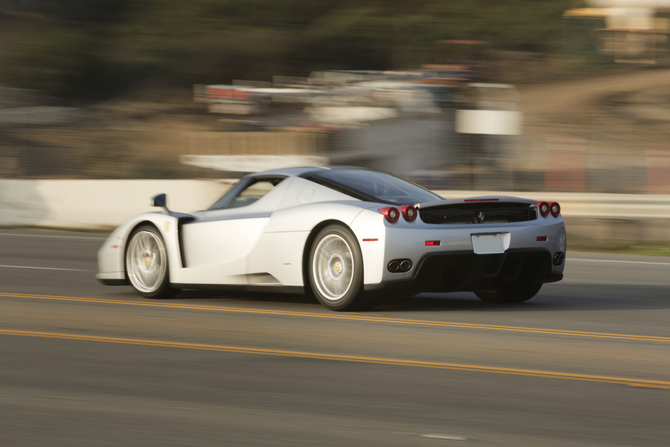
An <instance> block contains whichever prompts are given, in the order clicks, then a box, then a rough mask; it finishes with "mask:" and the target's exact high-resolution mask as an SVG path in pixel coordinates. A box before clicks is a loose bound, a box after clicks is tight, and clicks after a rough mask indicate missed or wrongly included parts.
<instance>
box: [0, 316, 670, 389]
mask: <svg viewBox="0 0 670 447" xmlns="http://www.w3.org/2000/svg"><path fill="white" fill-rule="evenodd" d="M0 334H1V335H15V336H21V337H39V338H55V339H62V340H78V341H92V342H100V343H116V344H126V345H141V346H155V347H162V348H182V349H196V350H202V351H219V352H233V353H238V354H259V355H273V356H280V357H294V358H307V359H316V360H334V361H340V362H355V363H373V364H378V365H395V366H413V367H418V368H433V369H448V370H454V371H470V372H487V373H493V374H507V375H514V376H531V377H543V378H548V379H566V380H579V381H583V382H600V383H613V384H619V385H627V386H639V387H646V388H659V389H670V382H666V381H662V380H648V379H634V378H630V377H613V376H598V375H591V374H575V373H564V372H556V371H542V370H532V369H519V368H502V367H495V366H480V365H467V364H459V363H443V362H427V361H422V360H403V359H390V358H382V357H366V356H357V355H342V354H325V353H319V352H302V351H287V350H280V349H262V348H244V347H240V346H225V345H209V344H201V343H184V342H171V341H160V340H145V339H136V338H120V337H102V336H96V335H78V334H60V333H55V332H36V331H16V330H11V329H0Z"/></svg>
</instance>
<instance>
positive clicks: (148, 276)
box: [126, 225, 173, 298]
mask: <svg viewBox="0 0 670 447" xmlns="http://www.w3.org/2000/svg"><path fill="white" fill-rule="evenodd" d="M126 274H127V275H128V281H129V282H130V285H131V286H133V289H135V291H136V292H137V293H139V294H140V295H142V296H144V297H146V298H168V297H170V296H171V295H172V293H173V290H172V289H171V288H170V278H169V271H168V259H167V250H166V248H165V242H164V241H163V238H162V237H161V235H160V234H159V233H158V230H157V229H156V228H155V227H153V226H151V225H143V226H141V227H138V228H136V229H135V230H134V231H133V232H132V234H131V235H130V238H129V242H128V248H127V250H126Z"/></svg>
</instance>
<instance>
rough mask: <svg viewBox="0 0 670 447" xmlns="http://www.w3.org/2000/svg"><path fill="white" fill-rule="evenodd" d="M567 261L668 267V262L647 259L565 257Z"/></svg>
mask: <svg viewBox="0 0 670 447" xmlns="http://www.w3.org/2000/svg"><path fill="white" fill-rule="evenodd" d="M566 261H567V262H606V263H614V264H646V265H667V266H668V267H670V262H647V261H615V260H610V259H580V258H569V259H566Z"/></svg>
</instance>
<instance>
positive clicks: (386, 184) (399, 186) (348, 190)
mask: <svg viewBox="0 0 670 447" xmlns="http://www.w3.org/2000/svg"><path fill="white" fill-rule="evenodd" d="M304 177H305V178H306V179H307V180H311V181H313V182H316V183H319V184H321V185H324V186H327V187H329V188H332V189H335V190H336V191H339V192H342V193H344V194H347V195H350V196H352V197H355V198H357V199H360V200H364V201H366V202H381V203H389V204H393V205H404V204H409V205H411V204H415V203H425V202H435V201H438V200H442V197H440V196H438V195H437V194H433V193H432V192H430V191H428V190H427V189H424V188H422V187H421V186H419V185H415V184H414V183H411V182H408V181H406V180H403V179H400V178H398V177H394V176H392V175H390V174H386V173H384V172H376V171H367V170H365V169H337V168H336V169H332V170H323V171H312V172H310V173H308V174H306V175H304Z"/></svg>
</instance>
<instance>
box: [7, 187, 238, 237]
mask: <svg viewBox="0 0 670 447" xmlns="http://www.w3.org/2000/svg"><path fill="white" fill-rule="evenodd" d="M229 186H230V184H229V183H227V182H226V183H224V182H218V181H210V180H0V226H20V225H39V226H48V227H70V228H107V227H112V226H116V225H118V224H120V223H121V222H123V221H124V220H126V219H127V218H129V217H130V216H132V215H134V214H139V213H142V212H146V211H156V210H157V208H152V207H150V206H149V205H148V199H149V197H151V196H154V195H156V194H159V193H166V194H167V195H168V207H169V208H170V209H172V210H174V211H181V212H190V211H197V210H202V209H206V208H208V207H209V206H210V205H211V204H212V203H214V201H216V199H218V198H219V197H220V196H221V195H222V194H223V193H224V192H225V191H226V190H227V189H228V188H229Z"/></svg>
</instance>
